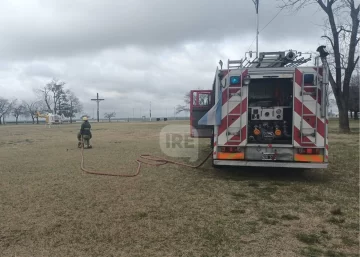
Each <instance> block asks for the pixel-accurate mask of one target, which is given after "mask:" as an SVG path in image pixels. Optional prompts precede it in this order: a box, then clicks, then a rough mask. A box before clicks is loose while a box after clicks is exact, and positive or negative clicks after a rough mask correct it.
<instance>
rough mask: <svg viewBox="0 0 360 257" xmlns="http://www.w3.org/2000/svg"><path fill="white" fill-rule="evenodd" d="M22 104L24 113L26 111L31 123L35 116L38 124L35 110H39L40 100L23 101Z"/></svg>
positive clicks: (33, 121)
mask: <svg viewBox="0 0 360 257" xmlns="http://www.w3.org/2000/svg"><path fill="white" fill-rule="evenodd" d="M22 104H23V106H24V107H25V113H27V114H28V115H29V116H30V117H31V119H32V123H33V124H35V118H37V124H39V120H38V118H39V117H37V112H38V111H41V110H40V109H41V104H42V102H41V101H23V103H22Z"/></svg>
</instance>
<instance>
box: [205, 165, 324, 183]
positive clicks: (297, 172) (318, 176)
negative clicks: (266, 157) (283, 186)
mask: <svg viewBox="0 0 360 257" xmlns="http://www.w3.org/2000/svg"><path fill="white" fill-rule="evenodd" d="M211 175H212V176H213V177H216V178H218V179H223V180H235V181H244V180H252V181H265V180H266V181H273V182H274V181H294V182H304V183H316V184H321V183H326V182H327V181H329V180H330V175H329V174H328V173H326V172H323V170H320V169H319V170H309V169H290V168H264V167H231V166H229V167H228V166H224V167H217V168H213V172H211Z"/></svg>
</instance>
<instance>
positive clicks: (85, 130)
mask: <svg viewBox="0 0 360 257" xmlns="http://www.w3.org/2000/svg"><path fill="white" fill-rule="evenodd" d="M90 129H91V125H90V123H89V122H88V121H85V122H83V124H81V129H80V134H81V135H86V136H89V135H90V133H91V132H90Z"/></svg>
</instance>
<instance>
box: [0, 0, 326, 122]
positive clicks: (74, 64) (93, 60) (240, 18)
mask: <svg viewBox="0 0 360 257" xmlns="http://www.w3.org/2000/svg"><path fill="white" fill-rule="evenodd" d="M4 1H5V0H4ZM260 2H261V3H260V4H261V6H260V28H263V27H264V26H265V25H266V24H267V22H268V21H270V20H271V19H272V18H273V17H274V16H275V15H276V14H277V12H278V9H276V4H277V3H278V2H277V1H260ZM9 3H11V4H9ZM14 3H15V4H14ZM315 12H316V8H313V7H312V8H307V9H304V10H302V11H301V12H299V13H297V15H290V14H288V13H286V12H285V11H283V12H281V13H280V14H279V15H278V16H277V17H276V19H274V20H273V21H272V22H271V23H270V25H269V26H268V27H267V28H266V29H265V30H264V31H262V32H261V33H260V38H259V40H260V45H259V46H260V51H279V50H286V49H290V48H292V49H296V50H300V51H308V50H311V51H314V50H315V49H316V47H317V46H318V43H320V42H321V39H320V35H321V28H319V27H318V26H315V25H314V24H313V23H321V22H322V21H321V18H322V17H321V15H314V13H315ZM0 22H1V23H2V24H6V26H2V27H0V36H1V39H2V40H1V41H0V49H1V51H2V58H3V59H2V61H1V62H0V68H1V70H0V92H1V94H2V95H3V96H5V97H12V96H16V97H18V98H26V99H29V98H34V97H35V95H34V94H33V89H35V88H39V87H40V86H43V85H45V84H46V83H47V82H48V81H49V80H51V79H52V77H56V78H58V79H61V80H63V81H65V82H66V83H67V84H66V86H67V87H68V88H69V89H71V90H72V91H74V92H75V93H76V95H77V96H78V97H79V98H80V100H81V101H82V103H83V104H84V109H85V110H84V112H87V113H88V114H90V115H92V112H93V110H94V108H95V111H96V104H95V102H91V101H90V99H91V98H94V97H96V93H99V94H100V97H103V98H105V99H106V100H105V101H103V102H101V104H100V106H101V109H100V110H101V116H103V113H104V112H106V111H113V110H115V111H116V112H117V113H118V115H117V116H118V117H120V116H123V117H126V116H132V111H133V108H135V114H136V115H137V116H140V115H141V114H146V115H147V116H148V115H149V103H150V101H151V102H152V108H153V115H154V116H156V115H163V116H164V115H166V113H172V112H173V108H174V107H175V106H176V105H177V104H183V96H184V94H185V93H186V92H188V91H189V90H191V89H197V88H199V87H200V88H203V89H209V88H211V83H212V81H213V78H214V73H215V69H216V66H217V65H218V61H219V59H222V60H223V61H224V64H226V61H227V59H229V58H230V59H240V58H242V57H243V54H244V52H245V51H246V50H248V49H249V46H250V44H251V42H253V40H254V37H255V25H256V24H255V10H254V5H253V3H252V1H251V0H225V1H206V0H197V1H190V0H183V1H175V0H167V1H166V0H152V1H147V0H146V1H145V0H143V1H140V0H122V1H115V0H104V1H94V0H93V1H90V0H64V1H57V0H38V1H25V0H24V1H20V0H19V1H17V2H15V1H13V0H7V1H5V2H3V3H2V8H1V9H0ZM250 49H252V50H255V42H254V43H253V45H252V47H251V48H250Z"/></svg>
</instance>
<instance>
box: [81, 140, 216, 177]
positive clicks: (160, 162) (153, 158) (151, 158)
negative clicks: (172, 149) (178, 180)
mask: <svg viewBox="0 0 360 257" xmlns="http://www.w3.org/2000/svg"><path fill="white" fill-rule="evenodd" d="M81 145H82V146H81V170H83V171H85V172H86V173H89V174H94V175H104V176H117V177H135V176H137V175H139V173H140V168H141V164H142V163H144V164H147V165H152V166H161V165H165V164H176V165H180V166H184V167H188V168H194V169H196V168H199V167H201V166H202V165H203V164H204V163H205V162H206V161H207V160H208V159H209V157H210V156H211V154H212V152H210V153H209V155H208V156H207V157H206V158H205V159H204V160H203V161H202V162H201V163H200V164H198V165H189V164H186V163H180V162H175V161H171V160H167V159H164V158H161V157H156V156H153V155H148V154H142V155H140V158H143V159H145V160H149V161H154V163H149V162H145V161H143V160H139V159H137V160H136V162H137V163H138V167H137V170H136V172H135V174H114V173H102V172H97V171H90V170H88V169H86V168H85V166H84V143H83V142H82V144H81Z"/></svg>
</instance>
